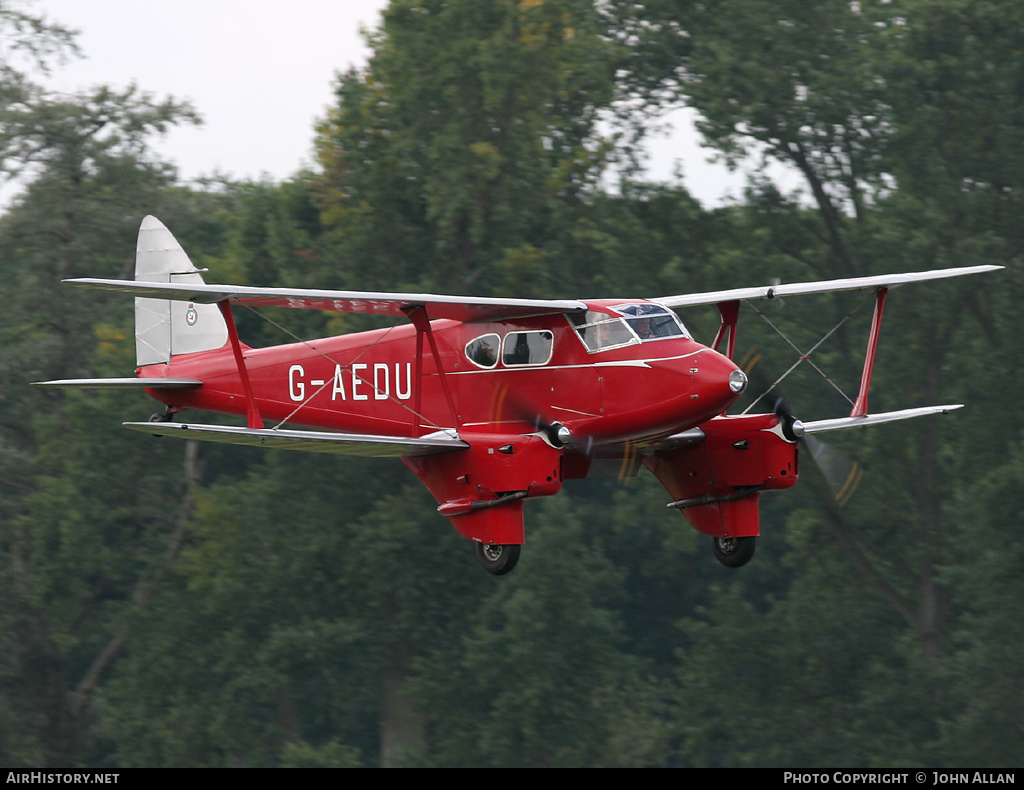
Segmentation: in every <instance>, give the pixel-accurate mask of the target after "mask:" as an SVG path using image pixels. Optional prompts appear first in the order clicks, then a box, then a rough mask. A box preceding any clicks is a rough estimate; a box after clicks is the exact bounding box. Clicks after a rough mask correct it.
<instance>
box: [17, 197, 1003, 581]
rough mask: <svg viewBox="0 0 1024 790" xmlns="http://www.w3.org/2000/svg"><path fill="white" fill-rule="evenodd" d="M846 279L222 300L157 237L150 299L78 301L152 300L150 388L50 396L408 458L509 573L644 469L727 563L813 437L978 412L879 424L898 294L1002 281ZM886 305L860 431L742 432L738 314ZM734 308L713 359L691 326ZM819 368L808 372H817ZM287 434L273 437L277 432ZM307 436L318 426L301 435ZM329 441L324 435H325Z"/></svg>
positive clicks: (166, 238)
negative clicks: (695, 290) (561, 525)
mask: <svg viewBox="0 0 1024 790" xmlns="http://www.w3.org/2000/svg"><path fill="white" fill-rule="evenodd" d="M999 268H1002V267H999V266H972V267H967V268H959V269H945V270H939V271H930V272H922V273H916V274H895V275H888V276H877V277H865V278H856V279H844V280H832V281H826V282H819V283H799V284H789V285H774V286H764V287H754V288H738V289H734V290H727V291H717V292H712V293H699V294H691V295H683V296H669V297H666V298H662V299H653V300H647V299H601V300H586V301H576V300H534V299H491V298H479V297H470V296H437V295H430V294H407V293H369V292H356V291H323V290H300V289H289V288H254V287H244V286H230V285H207V284H206V283H205V282H204V281H203V277H202V275H201V273H200V271H199V270H198V269H196V268H195V267H194V266H193V265H192V263H191V261H190V260H189V258H188V256H187V255H186V254H185V252H184V251H183V250H182V248H181V246H180V245H179V244H178V243H177V241H175V239H174V237H173V236H172V235H171V233H170V232H169V231H168V230H167V228H165V227H164V226H163V225H162V224H161V223H160V222H159V221H158V220H157V219H155V218H153V217H146V219H144V220H143V222H142V227H141V229H140V231H139V241H138V249H137V257H136V269H135V280H134V281H132V280H103V279H76V280H68V281H67V282H69V283H70V284H71V285H75V286H79V287H84V288H97V289H102V290H108V291H117V292H122V293H126V294H130V295H132V296H134V297H136V301H135V323H136V325H135V336H136V354H137V363H138V367H137V368H136V370H135V378H125V379H74V380H62V381H49V382H38V383H37V384H38V385H40V386H51V387H108V386H110V387H138V388H141V389H143V390H144V391H145V392H146V393H147V394H148V395H150V396H151V397H153V398H155V399H156V400H158V401H160V402H161V403H163V404H165V405H166V407H167V408H166V410H165V411H164V412H162V413H158V414H155V415H153V418H151V420H150V421H149V422H126V423H124V424H125V426H126V427H128V428H131V429H134V430H138V431H143V432H145V433H151V434H156V435H162V436H178V437H182V438H186V439H197V440H202V441H212V442H228V443H233V444H247V445H256V446H260V447H276V448H283V449H290V450H309V451H313V452H323V453H338V454H343V455H355V456H396V457H399V458H401V459H402V461H403V462H404V463H405V465H406V466H408V467H409V468H410V469H411V470H412V471H413V472H414V473H415V474H416V476H417V477H419V478H420V480H422V481H423V483H424V484H425V485H426V486H427V488H428V489H430V492H431V493H432V494H433V495H434V497H435V498H436V500H437V503H438V507H437V509H438V512H439V513H441V514H442V515H444V516H446V517H447V518H448V519H449V520H450V521H451V523H452V525H453V526H454V527H455V529H456V530H457V531H458V532H459V534H461V535H463V536H464V537H466V538H469V539H470V540H472V541H475V543H476V548H477V556H478V558H479V560H480V562H481V564H482V565H483V567H484V568H485V569H486V570H487V571H488V572H490V573H492V574H495V575H501V574H504V573H508V572H509V571H510V570H512V568H513V567H514V566H515V564H516V562H517V561H518V559H519V554H520V547H521V546H522V544H523V543H524V540H525V536H524V528H523V505H524V502H525V501H526V500H527V499H531V498H533V497H541V496H550V495H552V494H556V493H558V491H559V490H561V488H562V484H563V483H564V481H566V480H571V479H575V478H583V477H587V476H589V475H599V474H600V473H601V470H602V469H604V470H607V469H608V468H609V466H610V467H611V468H613V469H614V470H616V472H617V473H619V474H622V473H625V474H633V473H635V472H636V470H637V469H638V467H639V466H640V465H643V466H645V467H647V468H648V469H649V470H650V471H651V472H653V473H654V475H655V476H656V477H657V478H658V480H660V481H661V483H662V484H663V485H664V486H665V488H666V489H667V490H668V492H669V494H670V495H671V497H672V502H671V503H670V504H669V507H671V508H678V509H679V510H681V511H682V512H683V514H684V515H685V516H686V518H687V520H689V522H690V524H692V525H693V527H694V528H696V529H697V530H698V531H700V532H703V533H705V534H707V535H710V536H711V538H712V539H713V548H714V552H715V555H716V556H717V557H718V559H719V560H720V561H721V562H723V563H724V564H725V565H728V566H731V567H738V566H740V565H743V564H745V563H746V562H747V561H748V560H749V559H750V557H751V556H752V555H753V551H754V546H755V541H756V536H757V535H758V534H759V531H760V530H759V521H758V500H759V498H760V496H761V494H762V493H763V492H764V491H771V490H778V489H784V488H789V487H790V486H792V485H793V484H794V483H795V482H796V480H797V471H798V470H797V451H798V447H799V441H800V439H801V437H803V436H805V435H807V434H812V433H817V432H821V431H830V430H835V429H840V428H848V427H853V426H864V425H873V424H876V423H882V422H888V421H892V420H903V419H907V418H910V417H917V416H920V415H925V414H935V413H944V412H948V411H950V410H951V409H956V408H960V406H959V405H945V406H928V407H923V408H914V409H907V410H903V411H895V412H886V413H881V414H871V413H870V412H869V411H868V392H869V388H870V384H871V372H872V366H873V364H874V359H875V350H876V348H877V344H878V334H879V328H880V324H881V319H882V310H883V306H884V304H885V297H886V294H887V293H888V291H889V289H891V288H894V287H896V286H899V285H902V284H904V283H909V282H918V281H923V280H933V279H940V278H947V277H958V276H961V275H966V274H975V273H979V272H985V271H991V270H994V269H999ZM843 290H846V291H866V292H873V293H874V294H875V308H874V317H873V320H872V323H871V330H870V336H869V338H868V343H867V352H866V355H865V360H864V368H863V374H862V377H861V384H860V391H859V393H858V395H857V397H856V400H855V401H854V402H853V404H854V405H853V409H852V411H851V413H850V415H849V416H847V417H842V418H839V419H832V420H822V421H817V422H807V423H802V422H800V421H799V420H797V419H795V417H794V416H793V415H791V414H788V413H786V412H785V410H776V412H775V413H768V414H746V413H745V414H740V415H729V414H727V410H728V409H729V407H730V406H732V405H733V403H734V402H735V401H736V400H737V399H738V398H739V397H740V394H741V393H742V392H743V391H744V389H745V388H746V386H747V376H746V375H745V374H744V372H743V371H742V370H740V369H739V367H738V366H737V364H736V363H735V362H733V360H732V357H733V351H734V348H735V341H736V325H737V316H738V307H739V303H740V302H741V301H743V300H760V299H772V298H775V297H784V296H794V295H798V294H812V293H822V292H826V291H843ZM234 305H247V306H252V307H295V308H307V309H314V310H336V311H342V312H353V313H373V314H378V315H386V316H395V317H398V318H405V319H408V321H407V322H401V323H400V324H399V325H397V326H394V327H392V328H389V329H379V330H374V331H369V332H360V333H357V334H350V335H343V336H340V337H331V338H326V339H321V340H312V341H303V342H297V343H292V344H289V345H281V346H274V347H271V348H261V349H255V348H250V347H248V346H246V345H245V344H243V343H242V342H241V341H240V340H239V338H238V334H237V332H236V330H235V322H234V319H233V317H232V307H233V306H234ZM691 305H716V306H717V308H718V310H719V312H720V315H721V328H720V330H719V332H718V336H717V338H716V339H715V341H714V343H713V344H712V347H710V348H709V347H707V346H703V345H701V344H700V343H698V342H696V341H695V340H694V339H693V338H692V337H691V336H690V334H689V332H687V330H686V328H685V327H684V326H683V324H682V323H681V322H680V320H679V318H678V317H677V316H676V314H675V313H674V312H673V310H674V308H680V307H689V306H691ZM805 358H806V357H805ZM189 409H202V410H207V411H213V412H222V413H226V414H238V415H244V416H245V417H246V421H247V424H246V426H245V427H229V426H222V425H207V424H198V423H178V422H173V421H172V419H173V417H174V416H176V415H177V414H179V413H181V412H184V411H187V410H189ZM268 420H270V421H273V422H274V423H276V424H275V425H274V427H270V428H268V427H266V421H268ZM292 426H302V427H292ZM309 428H315V429H317V430H309Z"/></svg>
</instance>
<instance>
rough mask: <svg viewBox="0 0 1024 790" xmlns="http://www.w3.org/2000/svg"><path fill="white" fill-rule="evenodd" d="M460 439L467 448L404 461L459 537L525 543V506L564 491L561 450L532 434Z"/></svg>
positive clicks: (469, 436) (483, 435)
mask: <svg viewBox="0 0 1024 790" xmlns="http://www.w3.org/2000/svg"><path fill="white" fill-rule="evenodd" d="M460 435H461V438H463V439H464V440H465V441H466V442H468V443H469V445H470V446H469V447H468V448H466V449H465V450H457V451H455V452H451V453H444V454H442V455H430V456H421V457H407V458H403V459H402V460H403V461H404V462H405V465H406V466H408V467H409V468H410V469H412V471H413V472H415V473H416V476H417V477H419V478H420V480H422V481H423V482H424V483H425V484H426V486H427V488H429V489H430V493H432V494H433V495H434V498H435V499H436V500H437V503H438V508H437V510H438V512H439V513H440V514H441V515H443V516H447V517H448V519H449V520H450V521H451V523H452V526H453V527H455V529H456V531H457V532H458V533H459V534H460V535H462V536H463V537H466V538H469V539H470V540H474V541H477V542H479V543H496V544H521V543H524V542H525V534H524V529H523V502H524V500H525V499H527V498H531V497H538V496H551V495H552V494H557V493H558V492H559V491H560V490H561V488H562V451H561V450H558V449H556V448H554V447H552V446H551V445H550V444H548V443H546V442H545V441H544V440H543V439H541V438H540V437H539V436H536V435H530V434H525V435H518V434H517V435H501V434H474V433H468V432H464V433H462V434H460Z"/></svg>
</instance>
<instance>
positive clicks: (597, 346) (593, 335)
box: [569, 310, 637, 354]
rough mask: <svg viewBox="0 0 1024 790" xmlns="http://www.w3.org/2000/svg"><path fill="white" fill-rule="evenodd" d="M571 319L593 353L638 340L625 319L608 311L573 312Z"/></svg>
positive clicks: (630, 343)
mask: <svg viewBox="0 0 1024 790" xmlns="http://www.w3.org/2000/svg"><path fill="white" fill-rule="evenodd" d="M569 321H570V322H571V323H572V325H573V329H575V330H576V334H577V335H579V338H580V340H582V341H583V345H585V346H586V347H587V351H589V352H590V353H591V354H594V353H596V352H598V351H607V350H608V349H610V348H621V347H622V346H628V345H632V344H634V343H636V342H637V339H636V338H635V337H634V336H633V333H632V332H630V331H629V329H628V328H627V327H626V322H625V321H624V320H623V319H621V318H618V317H616V316H613V315H608V314H607V313H598V312H596V311H594V310H588V311H587V312H586V313H585V314H583V315H579V314H576V313H573V314H570V315H569Z"/></svg>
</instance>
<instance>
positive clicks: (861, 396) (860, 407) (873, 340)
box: [850, 288, 889, 417]
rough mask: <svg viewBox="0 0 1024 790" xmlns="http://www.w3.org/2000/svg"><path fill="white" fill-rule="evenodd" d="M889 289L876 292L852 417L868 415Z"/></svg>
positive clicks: (880, 289)
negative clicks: (876, 355)
mask: <svg viewBox="0 0 1024 790" xmlns="http://www.w3.org/2000/svg"><path fill="white" fill-rule="evenodd" d="M888 292H889V289H888V288H879V289H878V290H877V291H875V313H874V315H873V316H872V317H871V333H870V334H869V335H868V347H867V351H866V352H865V353H864V371H863V372H862V373H861V376H860V392H858V393H857V400H856V401H855V402H854V404H853V411H851V412H850V416H851V417H863V416H864V415H865V414H867V413H868V391H869V390H870V389H871V372H872V371H873V370H874V367H875V352H876V351H878V335H879V333H880V332H881V330H882V312H883V310H884V309H885V295H886V294H887V293H888Z"/></svg>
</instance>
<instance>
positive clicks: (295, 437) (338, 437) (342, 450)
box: [122, 422, 469, 458]
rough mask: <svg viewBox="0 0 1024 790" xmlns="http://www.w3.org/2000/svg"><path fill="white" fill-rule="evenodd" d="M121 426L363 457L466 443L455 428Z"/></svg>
mask: <svg viewBox="0 0 1024 790" xmlns="http://www.w3.org/2000/svg"><path fill="white" fill-rule="evenodd" d="M122 424H123V425H124V427H125V428H131V429H132V430H133V431H142V432H144V433H152V434H155V435H156V436H177V437H178V438H181V439H195V440H197V441H202V442H220V443H222V444H244V445H251V446H253V447H270V448H275V449H279V450H304V451H306V452H313V453H333V454H335V455H355V456H361V457H364V458H399V457H401V456H404V455H433V454H435V453H446V452H451V451H452V450H464V449H466V448H467V447H469V445H468V444H466V443H465V442H464V441H462V440H461V439H459V437H458V434H456V433H455V431H451V430H449V431H437V432H435V433H432V434H430V435H428V436H421V437H419V438H416V439H412V438H406V437H401V436H373V435H368V434H358V433H326V432H322V431H297V430H291V429H284V428H240V427H235V426H228V425H189V424H187V423H177V422H126V423H122Z"/></svg>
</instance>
